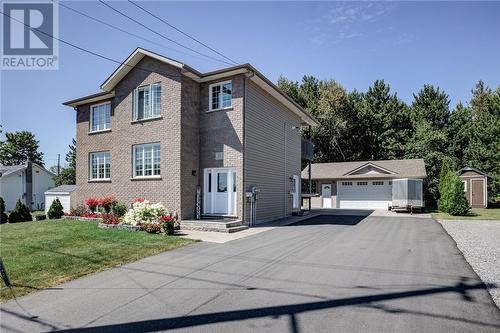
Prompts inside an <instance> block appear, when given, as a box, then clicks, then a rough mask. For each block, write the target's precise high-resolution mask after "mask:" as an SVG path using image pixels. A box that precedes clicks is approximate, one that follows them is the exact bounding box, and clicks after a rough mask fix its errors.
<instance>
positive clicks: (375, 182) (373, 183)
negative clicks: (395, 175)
mask: <svg viewBox="0 0 500 333" xmlns="http://www.w3.org/2000/svg"><path fill="white" fill-rule="evenodd" d="M372 185H384V182H383V181H380V180H375V181H373V182H372Z"/></svg>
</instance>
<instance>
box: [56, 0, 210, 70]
mask: <svg viewBox="0 0 500 333" xmlns="http://www.w3.org/2000/svg"><path fill="white" fill-rule="evenodd" d="M52 1H53V2H54V0H52ZM58 4H59V5H60V6H62V7H64V8H66V9H67V10H70V11H72V12H74V13H77V14H78V15H81V16H84V17H86V18H88V19H89V20H93V21H95V22H98V23H101V24H103V25H105V26H107V27H110V28H112V29H115V30H117V31H120V32H123V33H125V34H127V35H130V36H132V37H135V38H138V39H141V40H143V41H146V42H148V43H151V44H155V45H157V46H160V47H163V48H165V49H167V50H171V51H175V52H180V53H182V54H186V55H189V56H191V57H195V58H198V59H203V60H208V61H211V62H214V61H213V60H210V59H206V58H201V57H198V56H195V55H192V54H189V53H187V52H184V51H180V50H176V49H173V48H170V47H168V46H165V45H163V44H160V43H157V42H155V41H154V40H151V39H148V38H145V37H142V36H140V35H137V34H134V33H132V32H130V31H127V30H125V29H122V28H120V27H117V26H115V25H112V24H109V23H108V22H105V21H102V20H100V19H98V18H95V17H93V16H90V15H88V14H86V13H84V12H82V11H79V10H77V9H75V8H71V7H69V6H67V5H65V4H63V3H62V2H58ZM217 63H218V62H217Z"/></svg>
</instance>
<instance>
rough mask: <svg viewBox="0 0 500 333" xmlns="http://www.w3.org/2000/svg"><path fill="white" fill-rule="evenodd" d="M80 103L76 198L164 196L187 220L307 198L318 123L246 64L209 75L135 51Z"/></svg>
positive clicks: (282, 212) (281, 207)
mask: <svg viewBox="0 0 500 333" xmlns="http://www.w3.org/2000/svg"><path fill="white" fill-rule="evenodd" d="M101 89H102V90H103V92H101V93H98V94H95V95H91V96H86V97H82V98H78V99H75V100H71V101H68V102H66V103H64V104H65V105H68V106H71V107H73V108H74V109H75V110H76V114H77V115H76V121H77V134H76V140H77V150H76V151H77V161H76V164H77V171H76V185H77V189H76V202H78V203H81V202H83V201H84V199H85V198H87V197H102V196H107V195H112V196H115V197H116V198H117V199H118V200H121V201H124V202H127V203H130V202H132V201H133V200H134V199H135V198H139V197H143V198H146V199H148V200H150V201H151V202H162V203H163V204H164V205H165V206H166V207H168V208H169V209H171V210H175V211H177V212H178V214H179V215H180V217H181V218H182V219H191V218H193V216H194V214H195V205H196V191H197V187H198V186H199V188H200V193H201V206H202V214H204V215H216V216H233V217H237V218H239V219H242V220H247V219H248V216H249V211H248V210H249V208H248V206H249V205H248V203H247V201H246V199H245V192H246V191H248V189H249V188H251V187H252V186H256V187H257V188H258V189H259V190H260V195H259V199H258V202H257V205H256V211H257V212H256V219H257V221H258V222H261V221H268V220H272V219H277V218H281V217H284V216H286V215H289V214H291V213H292V211H293V210H294V209H299V208H300V207H299V205H300V174H301V134H300V127H301V126H314V125H316V121H315V120H314V119H313V118H312V117H311V116H310V115H309V114H307V113H306V112H305V111H304V110H303V109H302V108H301V107H300V106H298V105H297V104H296V103H294V102H293V101H292V100H291V99H290V98H288V97H287V96H285V95H284V94H283V93H282V92H281V91H279V90H278V88H277V87H276V86H275V85H274V84H273V83H271V82H270V81H269V80H268V79H266V78H265V77H264V76H263V75H262V74H261V73H259V72H258V71H257V70H256V69H255V68H253V67H252V66H251V65H249V64H245V65H238V66H234V67H230V68H225V69H222V70H218V71H213V72H209V73H200V72H198V71H196V70H195V69H193V68H191V67H189V66H187V65H185V64H182V63H179V62H177V61H174V60H171V59H169V58H166V57H163V56H160V55H158V54H155V53H152V52H150V51H147V50H144V49H136V50H135V51H134V52H133V53H132V54H131V55H130V56H129V57H128V58H127V59H126V60H125V62H124V63H123V64H122V65H121V66H119V67H118V68H117V69H116V70H115V72H114V73H113V74H112V75H111V76H110V77H109V78H108V79H107V80H106V81H105V82H104V83H103V84H102V85H101Z"/></svg>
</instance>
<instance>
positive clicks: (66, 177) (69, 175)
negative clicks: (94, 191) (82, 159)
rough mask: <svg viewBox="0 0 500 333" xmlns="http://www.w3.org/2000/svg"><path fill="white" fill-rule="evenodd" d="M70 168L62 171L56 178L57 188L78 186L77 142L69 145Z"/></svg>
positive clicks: (67, 158)
mask: <svg viewBox="0 0 500 333" xmlns="http://www.w3.org/2000/svg"><path fill="white" fill-rule="evenodd" d="M66 162H67V163H68V167H67V168H64V169H63V170H61V171H60V173H59V175H57V176H56V177H54V182H55V185H56V186H60V185H75V184H76V140H75V139H73V143H72V144H71V145H69V152H68V153H67V154H66Z"/></svg>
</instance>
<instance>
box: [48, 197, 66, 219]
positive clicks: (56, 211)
mask: <svg viewBox="0 0 500 333" xmlns="http://www.w3.org/2000/svg"><path fill="white" fill-rule="evenodd" d="M63 215H64V208H63V206H62V204H61V201H59V198H56V199H55V200H54V201H52V204H51V205H50V208H49V211H48V212H47V216H48V218H49V219H60V218H61V217H62V216H63Z"/></svg>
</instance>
